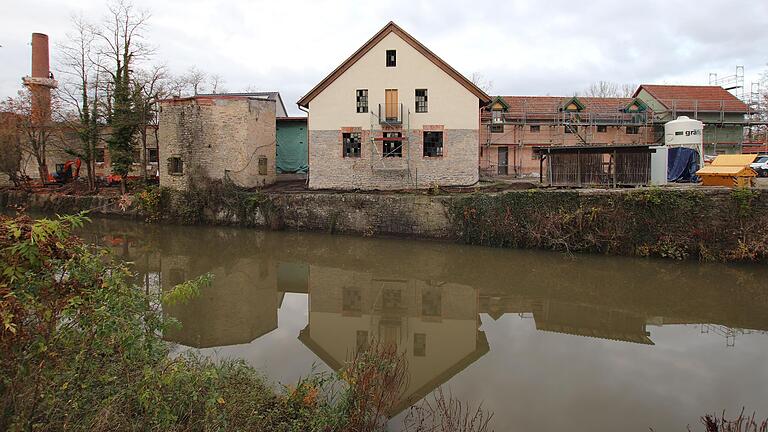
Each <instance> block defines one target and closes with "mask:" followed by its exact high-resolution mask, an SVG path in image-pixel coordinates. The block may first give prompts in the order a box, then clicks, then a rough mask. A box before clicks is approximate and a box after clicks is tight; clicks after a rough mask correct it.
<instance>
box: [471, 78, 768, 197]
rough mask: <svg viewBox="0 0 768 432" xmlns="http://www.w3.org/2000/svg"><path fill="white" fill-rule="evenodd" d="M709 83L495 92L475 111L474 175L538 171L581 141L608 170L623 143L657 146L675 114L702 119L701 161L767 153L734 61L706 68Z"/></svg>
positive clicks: (756, 97)
mask: <svg viewBox="0 0 768 432" xmlns="http://www.w3.org/2000/svg"><path fill="white" fill-rule="evenodd" d="M709 84H710V85H707V86H704V85H700V86H695V85H641V86H639V87H638V88H637V89H636V90H635V91H634V93H633V94H632V95H631V97H581V96H572V97H556V96H498V97H496V98H495V99H494V100H493V101H492V103H491V104H489V105H488V106H487V107H485V108H483V109H482V111H481V130H480V173H481V176H482V177H540V176H544V175H545V172H544V170H545V169H546V166H545V165H546V164H545V163H544V161H543V160H542V159H543V158H546V154H549V153H552V152H556V153H560V154H571V153H572V154H573V155H575V154H576V150H577V149H578V148H584V149H588V152H589V153H590V154H592V156H590V158H591V159H590V160H591V162H590V161H588V162H587V164H590V163H591V164H593V165H594V164H598V165H601V166H604V169H601V172H603V173H605V174H606V175H608V176H609V177H610V174H611V173H612V171H613V169H614V168H613V167H616V166H617V164H618V165H621V163H622V161H621V160H618V159H617V155H616V153H622V150H621V148H622V147H630V148H631V147H634V148H637V146H647V147H648V148H651V147H654V146H663V145H664V144H665V136H664V125H665V124H666V123H668V122H670V121H672V120H675V119H677V118H678V117H680V116H686V117H688V118H690V119H693V120H697V121H700V122H702V123H703V132H702V144H701V152H702V153H703V155H702V156H703V157H702V159H704V160H703V162H709V161H710V160H711V159H713V158H714V157H715V156H717V155H721V154H742V153H748V154H758V153H766V152H768V144H766V142H767V140H766V125H767V124H768V123H766V120H768V119H766V117H765V108H766V107H765V106H764V105H765V101H764V99H763V96H761V95H762V91H761V87H760V83H759V82H754V83H751V85H750V88H749V91H747V90H746V86H745V84H744V68H743V66H739V67H737V68H736V73H735V74H734V75H729V76H725V77H718V76H717V75H716V74H710V83H709ZM551 148H560V150H550V149H551ZM569 149H570V150H573V151H572V152H570V151H569ZM600 149H602V150H600ZM572 157H576V156H572ZM648 164H650V160H648ZM597 183H598V184H605V181H602V182H597ZM632 183H633V182H629V184H632Z"/></svg>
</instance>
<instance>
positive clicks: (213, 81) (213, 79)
mask: <svg viewBox="0 0 768 432" xmlns="http://www.w3.org/2000/svg"><path fill="white" fill-rule="evenodd" d="M208 84H209V85H210V86H211V93H217V92H218V91H219V86H220V85H221V84H224V78H222V76H221V75H219V74H212V75H211V76H209V77H208Z"/></svg>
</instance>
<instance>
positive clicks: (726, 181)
mask: <svg viewBox="0 0 768 432" xmlns="http://www.w3.org/2000/svg"><path fill="white" fill-rule="evenodd" d="M755 157H756V155H748V154H746V155H745V154H740V155H720V156H718V157H716V158H715V160H713V161H712V163H711V164H709V165H707V166H705V167H704V168H702V169H700V170H698V171H696V175H697V176H699V177H700V178H701V184H702V185H704V186H730V187H734V186H735V187H747V186H752V185H753V184H754V178H755V177H757V173H755V170H753V169H752V168H750V166H749V165H750V164H751V163H752V162H753V161H754V160H755Z"/></svg>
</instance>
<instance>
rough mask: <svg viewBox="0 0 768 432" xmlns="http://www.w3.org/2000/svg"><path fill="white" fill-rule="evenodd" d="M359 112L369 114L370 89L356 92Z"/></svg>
mask: <svg viewBox="0 0 768 432" xmlns="http://www.w3.org/2000/svg"><path fill="white" fill-rule="evenodd" d="M355 99H356V101H357V112H359V113H367V112H368V89H360V90H357V91H356V97H355Z"/></svg>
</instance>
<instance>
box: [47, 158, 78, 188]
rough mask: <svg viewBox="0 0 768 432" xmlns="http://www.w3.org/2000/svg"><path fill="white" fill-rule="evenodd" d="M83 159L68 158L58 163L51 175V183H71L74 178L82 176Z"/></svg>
mask: <svg viewBox="0 0 768 432" xmlns="http://www.w3.org/2000/svg"><path fill="white" fill-rule="evenodd" d="M81 164H82V161H80V158H77V159H75V160H68V161H66V162H64V163H63V164H57V165H56V172H55V173H53V175H52V176H51V179H50V180H51V183H53V182H56V183H59V184H64V183H69V182H71V181H72V180H77V179H78V178H79V177H80V165H81Z"/></svg>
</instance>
